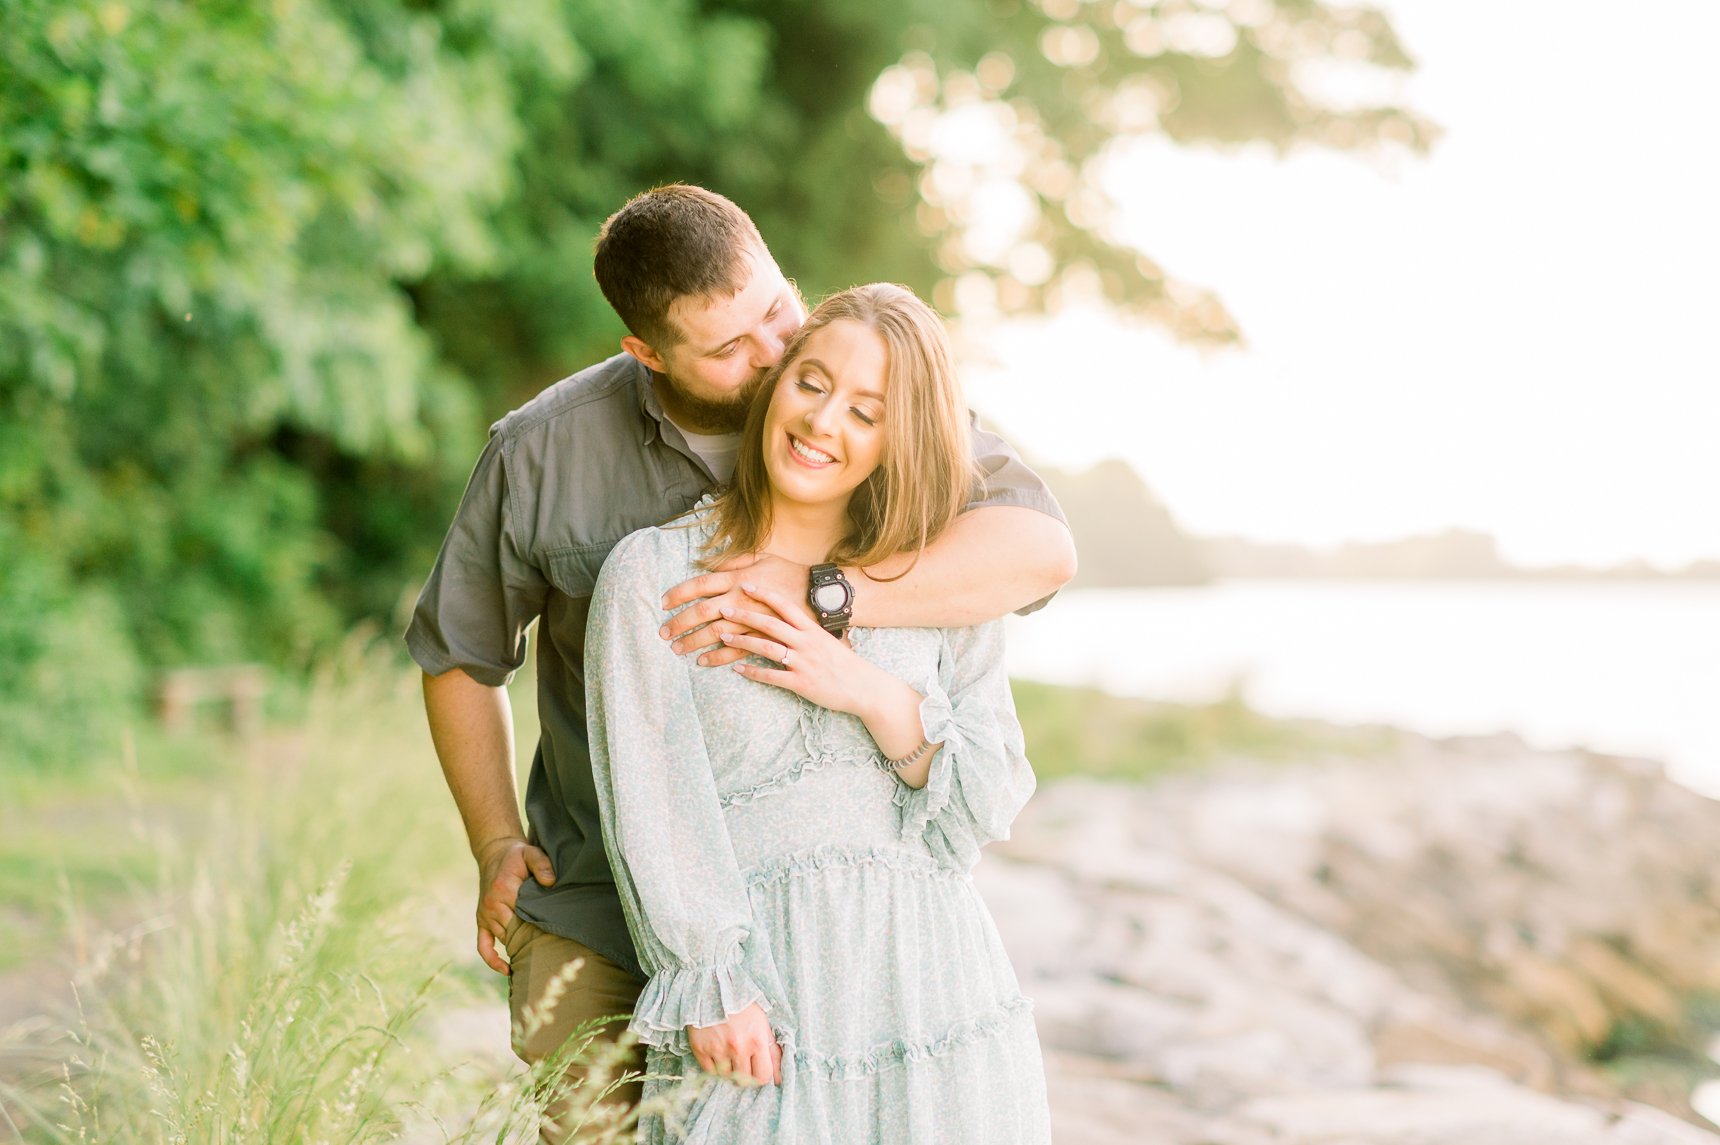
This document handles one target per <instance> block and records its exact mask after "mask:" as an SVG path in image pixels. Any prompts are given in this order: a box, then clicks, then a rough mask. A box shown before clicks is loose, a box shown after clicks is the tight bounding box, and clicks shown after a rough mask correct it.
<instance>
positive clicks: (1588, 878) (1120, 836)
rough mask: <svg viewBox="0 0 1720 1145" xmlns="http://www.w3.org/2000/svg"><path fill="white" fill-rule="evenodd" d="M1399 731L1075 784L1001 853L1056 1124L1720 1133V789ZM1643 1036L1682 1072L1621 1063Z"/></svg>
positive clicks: (1188, 1139) (1063, 1130) (1485, 1144)
mask: <svg viewBox="0 0 1720 1145" xmlns="http://www.w3.org/2000/svg"><path fill="white" fill-rule="evenodd" d="M1397 742H1398V746H1397V747H1396V748H1394V750H1393V753H1392V756H1391V757H1390V758H1386V759H1369V760H1363V761H1357V760H1354V759H1336V758H1334V759H1331V760H1310V761H1308V762H1306V763H1303V764H1297V765H1290V766H1286V765H1271V766H1264V765H1258V764H1250V763H1247V762H1246V761H1237V762H1235V763H1232V764H1227V765H1224V766H1220V767H1217V768H1214V769H1212V770H1210V771H1205V772H1202V773H1200V774H1198V775H1184V776H1176V777H1172V778H1168V779H1164V780H1160V781H1157V782H1153V783H1144V784H1130V783H1107V782H1101V781H1096V780H1087V779H1067V780H1061V781H1058V782H1055V783H1051V784H1047V785H1046V786H1045V787H1043V788H1042V789H1041V790H1040V792H1039V793H1038V794H1037V795H1036V796H1035V797H1034V799H1033V801H1032V803H1031V804H1030V805H1029V807H1028V809H1027V811H1026V812H1025V813H1024V814H1023V816H1022V817H1021V819H1020V820H1019V821H1018V823H1017V825H1016V830H1015V833H1014V837H1013V838H1012V839H1011V840H1010V841H1009V842H1007V843H1003V844H999V845H996V846H994V847H993V848H991V849H990V850H989V851H988V853H987V858H986V859H985V861H984V862H982V863H981V865H980V868H979V871H978V874H977V876H976V877H977V879H978V881H979V884H980V887H981V889H982V891H983V892H984V894H985V896H986V899H987V901H988V902H989V903H990V904H991V907H992V910H993V913H994V915H995V917H996V918H997V921H998V926H999V929H1000V931H1001V932H1002V933H1003V936H1004V940H1005V942H1006V943H1007V945H1008V946H1009V949H1010V951H1011V953H1012V955H1013V957H1014V959H1015V963H1016V968H1017V970H1018V972H1019V973H1020V975H1021V977H1022V982H1023V987H1024V988H1025V989H1026V991H1027V992H1028V993H1029V994H1030V995H1031V996H1032V997H1033V998H1034V999H1035V1003H1036V1014H1037V1018H1038V1022H1039V1029H1040V1036H1041V1039H1042V1041H1043V1042H1044V1045H1045V1048H1046V1053H1047V1058H1048V1066H1049V1068H1050V1071H1051V1075H1052V1086H1053V1109H1054V1117H1055V1120H1056V1128H1057V1135H1056V1136H1057V1140H1058V1141H1060V1142H1079V1143H1082V1145H1109V1143H1112V1142H1116V1143H1122V1142H1129V1143H1136V1142H1143V1143H1152V1145H1291V1143H1296V1145H1376V1143H1377V1145H1541V1143H1545V1145H1590V1143H1594V1145H1600V1143H1603V1142H1604V1143H1609V1145H1619V1143H1631V1145H1638V1143H1641V1145H1650V1143H1654V1145H1660V1143H1665V1145H1696V1143H1699V1142H1700V1143H1706V1145H1720V1131H1716V1130H1715V1127H1714V1126H1712V1125H1711V1124H1710V1123H1708V1122H1706V1121H1705V1120H1703V1119H1702V1118H1701V1117H1700V1115H1698V1114H1697V1113H1695V1112H1694V1111H1693V1110H1692V1108H1691V1106H1690V1104H1689V1093H1690V1086H1691V1084H1693V1081H1694V1080H1695V1076H1696V1073H1699V1072H1700V1071H1701V1069H1702V1068H1703V1067H1704V1066H1706V1067H1710V1068H1711V1067H1712V1063H1711V1062H1706V1061H1704V1060H1702V1059H1701V1058H1700V1055H1699V1054H1698V1055H1691V1054H1690V1053H1689V1047H1690V1046H1691V1045H1693V1044H1696V1043H1697V1041H1698V1040H1699V1039H1700V1038H1701V1037H1702V1036H1703V1032H1702V1030H1701V1028H1700V1026H1701V1018H1702V1015H1701V1014H1700V1013H1698V1012H1697V1011H1698V1010H1699V1009H1700V1007H1701V1005H1702V1003H1703V1002H1704V1000H1712V999H1715V998H1720V881H1717V880H1720V802H1715V801H1714V800H1711V799H1708V798H1706V797H1703V796H1701V795H1697V794H1695V793H1694V792H1691V791H1688V790H1686V789H1685V788H1682V787H1680V786H1678V785H1676V784H1674V783H1672V782H1671V781H1669V780H1667V779H1665V778H1664V776H1663V775H1662V774H1661V772H1660V769H1659V768H1658V767H1657V766H1656V765H1652V764H1648V763H1643V762H1640V761H1633V760H1622V759H1615V758H1610V757H1603V756H1598V755H1592V754H1589V753H1583V752H1568V753H1550V752H1538V751H1532V750H1530V749H1528V748H1526V747H1525V746H1524V745H1523V744H1522V743H1521V742H1520V741H1518V740H1517V739H1516V738H1515V737H1511V736H1498V737H1489V738H1485V739H1466V740H1444V741H1435V740H1428V739H1423V738H1420V737H1415V736H1410V735H1404V736H1402V737H1399V739H1398V741H1397ZM1645 1039H1646V1040H1647V1041H1648V1042H1649V1043H1651V1044H1653V1045H1655V1046H1658V1047H1661V1048H1663V1049H1665V1050H1666V1051H1667V1052H1668V1053H1669V1054H1671V1055H1672V1057H1674V1058H1676V1057H1677V1056H1678V1053H1677V1052H1674V1051H1678V1052H1682V1053H1683V1054H1684V1055H1685V1058H1686V1059H1688V1060H1685V1061H1683V1062H1682V1063H1680V1062H1678V1061H1673V1062H1672V1063H1671V1064H1669V1065H1667V1066H1665V1068H1660V1067H1658V1066H1655V1062H1656V1060H1657V1059H1655V1058H1654V1057H1653V1056H1652V1055H1645V1056H1644V1057H1643V1059H1642V1061H1643V1062H1644V1063H1647V1064H1646V1065H1644V1066H1643V1067H1642V1068H1627V1067H1629V1066H1630V1064H1631V1063H1630V1059H1629V1058H1627V1057H1625V1056H1623V1055H1624V1053H1625V1051H1627V1050H1629V1049H1630V1048H1631V1047H1632V1046H1637V1045H1639V1044H1641V1043H1643V1042H1644V1040H1645ZM1680 1047H1682V1050H1681V1049H1680ZM1609 1058H1610V1059H1612V1060H1611V1064H1610V1065H1609V1064H1608V1062H1607V1059H1609ZM1650 1067H1653V1068H1650ZM1713 1072H1720V1070H1716V1071H1713Z"/></svg>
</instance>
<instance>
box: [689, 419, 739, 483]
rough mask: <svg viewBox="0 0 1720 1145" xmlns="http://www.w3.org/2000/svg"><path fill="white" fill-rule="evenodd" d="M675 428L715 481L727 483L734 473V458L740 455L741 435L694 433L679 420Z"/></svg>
mask: <svg viewBox="0 0 1720 1145" xmlns="http://www.w3.org/2000/svg"><path fill="white" fill-rule="evenodd" d="M675 428H676V429H678V430H680V431H681V436H682V437H684V438H686V439H687V448H688V449H690V450H692V451H693V452H694V453H696V454H698V455H699V460H700V461H703V462H704V463H705V468H706V469H709V470H710V471H711V476H712V477H715V478H716V479H717V483H718V484H719V485H727V484H728V483H729V481H730V480H731V479H732V478H733V477H734V475H735V458H736V457H738V456H739V455H740V451H741V435H740V434H739V433H694V432H693V431H692V430H690V429H688V428H686V427H685V426H683V425H681V424H680V423H679V422H677V423H676V424H675Z"/></svg>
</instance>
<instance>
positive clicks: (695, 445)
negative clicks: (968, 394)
mask: <svg viewBox="0 0 1720 1145" xmlns="http://www.w3.org/2000/svg"><path fill="white" fill-rule="evenodd" d="M595 270H596V275H597V280H598V283H599V285H600V286H601V288H602V290H603V293H604V295H605V297H606V298H607V299H608V300H609V302H610V304H611V305H612V306H613V307H614V309H615V311H616V313H617V314H618V315H619V316H620V318H621V319H622V321H623V323H624V324H625V325H626V327H627V329H628V331H629V333H628V335H627V336H626V337H625V338H623V339H622V343H621V344H622V349H623V352H622V353H620V354H617V355H616V356H615V357H613V358H610V359H608V360H607V361H604V362H600V363H598V364H597V365H595V366H592V367H590V368H589V369H586V370H584V371H582V372H580V373H578V374H575V375H573V376H572V377H570V378H567V379H565V380H563V381H561V382H558V383H556V384H555V385H553V386H551V387H550V388H549V389H547V390H545V391H544V392H543V393H542V394H540V395H539V396H538V397H537V398H535V399H534V400H532V401H531V402H529V403H528V404H526V405H525V406H523V407H521V408H520V409H518V410H515V411H514V412H513V413H511V414H509V415H508V416H507V417H505V418H503V419H502V421H500V422H499V423H497V425H496V426H495V427H494V428H493V429H492V431H491V435H490V440H489V444H488V446H487V447H486V448H485V450H484V452H483V454H482V455H481V456H480V458H479V460H478V463H477V466H476V467H475V469H474V470H473V473H472V477H471V480H470V483H469V485H468V487H467V490H466V493H465V496H464V498H463V499H462V501H461V503H460V507H459V510H458V511H457V513H456V515H455V518H454V522H453V525H452V527H451V529H450V530H449V533H448V535H447V538H446V540H445V541H444V542H443V546H442V550H441V553H440V555H439V556H438V558H437V560H436V564H435V566H434V568H433V570H432V572H431V574H430V577H429V580H428V582H427V583H426V585H425V587H424V590H423V593H422V595H421V596H420V598H419V601H418V605H417V608H416V610H415V613H414V616H413V620H412V624H411V627H410V629H409V631H408V632H407V643H408V646H409V648H410V649H411V652H412V655H413V657H414V659H415V660H417V662H418V664H419V665H420V666H421V667H422V668H423V670H424V673H425V684H424V689H425V706H426V709H427V712H428V715H429V720H430V727H431V732H432V736H433V739H434V741H435V744H436V750H437V754H438V756H439V757H440V759H441V762H442V768H443V772H444V775H445V777H446V779H447V781H448V785H449V788H450V790H451V791H452V792H453V795H454V798H455V802H456V803H457V804H458V806H459V809H460V813H461V817H462V819H463V820H464V823H465V827H466V831H467V835H468V838H469V841H470V843H471V846H472V853H473V855H474V857H475V858H476V860H477V863H478V869H479V901H478V914H477V922H478V951H479V953H480V955H482V956H483V958H484V960H485V961H486V962H487V963H489V964H490V965H491V966H492V967H493V968H495V969H496V970H498V971H501V972H503V973H509V974H510V975H511V977H510V984H509V996H510V1001H511V1007H512V1010H513V1013H514V1017H515V1031H516V1046H515V1048H516V1050H517V1051H518V1052H519V1053H520V1055H521V1056H522V1057H524V1058H525V1059H526V1060H527V1061H537V1060H540V1059H543V1058H545V1057H548V1056H550V1055H552V1054H554V1053H555V1052H556V1051H557V1050H558V1049H559V1048H560V1047H561V1046H562V1044H563V1043H564V1042H565V1041H566V1040H567V1039H568V1038H569V1036H570V1035H571V1034H573V1032H574V1031H575V1030H578V1029H580V1028H582V1027H584V1026H587V1025H588V1024H589V1023H590V1022H591V1021H592V1020H594V1019H598V1018H603V1017H607V1016H611V1015H621V1014H631V1015H632V1018H631V1023H630V1028H631V1029H632V1030H633V1031H634V1033H635V1034H636V1035H637V1036H638V1040H639V1042H640V1043H642V1044H643V1046H644V1047H645V1050H646V1060H645V1061H644V1062H642V1063H640V1064H641V1065H642V1066H643V1067H644V1068H645V1070H646V1080H645V1085H644V1096H645V1097H646V1098H648V1099H650V1098H653V1097H657V1096H661V1095H663V1094H665V1093H667V1092H668V1091H670V1090H672V1089H674V1088H675V1087H676V1086H677V1085H678V1084H679V1082H680V1080H681V1079H695V1078H698V1077H699V1075H703V1074H714V1075H719V1080H716V1081H714V1082H711V1081H708V1079H707V1084H704V1085H703V1086H702V1087H700V1088H698V1089H697V1090H696V1092H697V1097H696V1098H695V1099H694V1100H693V1102H692V1104H691V1105H690V1106H687V1107H685V1108H684V1109H682V1110H681V1111H680V1112H679V1113H678V1114H676V1115H674V1116H649V1117H646V1118H645V1119H644V1120H643V1124H642V1134H641V1136H642V1139H643V1140H647V1141H672V1140H686V1141H696V1142H709V1143H716V1142H733V1143H749V1145H750V1143H754V1142H757V1143H761V1145H762V1143H767V1142H783V1143H792V1145H815V1143H816V1145H842V1143H848V1142H854V1143H878V1145H893V1143H896V1142H902V1143H910V1142H926V1143H931V1142H947V1141H965V1142H974V1143H980V1142H984V1143H986V1145H1009V1143H1015V1142H1019V1143H1023V1145H1026V1143H1042V1142H1048V1141H1049V1139H1050V1130H1049V1126H1048V1117H1047V1112H1046V1105H1045V1086H1044V1076H1043V1068H1042V1065H1041V1062H1040V1055H1039V1045H1038V1041H1037V1038H1036V1035H1035V1033H1034V1027H1033V1021H1032V1016H1031V1014H1030V1012H1029V1006H1028V1003H1027V1001H1026V999H1024V998H1023V997H1022V995H1021V993H1020V990H1019V988H1018V986H1017V984H1016V980H1015V976H1014V973H1013V971H1012V970H1011V969H1010V966H1009V962H1008V959H1007V958H1006V956H1005V954H1004V952H1003V949H1002V946H1001V945H1000V943H999V941H998V938H997V935H996V932H995V931H994V929H993V927H992V923H991V920H990V918H989V916H988V915H987V913H986V911H985V908H984V905H983V904H982V903H981V901H980V899H979V897H978V895H977V893H976V892H975V890H974V888H973V886H972V884H971V882H970V880H969V871H970V869H971V867H972V865H973V864H974V862H975V861H976V860H977V858H978V854H979V848H980V847H982V846H983V845H984V844H985V843H986V842H988V841H989V840H992V839H996V838H999V837H1002V836H1003V835H1004V834H1006V833H1007V830H1008V827H1009V824H1010V821H1011V820H1012V819H1013V817H1014V815H1015V814H1016V812H1017V811H1018V810H1019V809H1020V808H1021V806H1022V805H1023V803H1024V802H1025V801H1026V799H1027V797H1028V795H1029V794H1030V793H1031V791H1032V789H1033V775H1032V772H1031V770H1030V769H1029V767H1028V763H1027V760H1026V758H1025V756H1024V754H1023V747H1022V740H1021V732H1020V728H1019V725H1018V724H1017V722H1016V719H1015V713H1014V709H1013V706H1012V704H1011V700H1010V694H1009V685H1008V680H1007V678H1006V676H1005V674H1004V667H1003V656H1002V637H1001V625H1002V621H1001V619H1000V618H1001V617H1002V616H1003V615H1004V614H1006V613H1007V612H1009V611H1011V610H1016V609H1027V608H1031V607H1033V606H1034V605H1035V604H1036V603H1038V602H1042V601H1043V600H1044V599H1045V598H1047V597H1048V596H1049V595H1051V594H1052V593H1053V592H1055V591H1056V590H1057V589H1058V588H1059V587H1060V586H1061V585H1062V584H1063V583H1064V582H1065V581H1066V580H1067V579H1068V577H1069V575H1070V574H1071V571H1072V569H1073V563H1074V551H1073V547H1072V544H1071V542H1070V538H1069V534H1068V530H1067V528H1066V527H1065V525H1064V523H1063V520H1062V517H1061V514H1060V513H1059V511H1058V508H1057V506H1056V503H1055V502H1054V500H1053V499H1052V498H1051V496H1050V494H1049V493H1048V492H1047V491H1046V489H1045V487H1044V485H1043V484H1042V483H1041V482H1040V480H1039V479H1038V478H1037V477H1036V476H1035V475H1034V474H1033V473H1032V472H1031V471H1030V470H1029V469H1027V468H1026V467H1025V466H1024V465H1023V464H1022V463H1021V461H1020V459H1019V458H1018V457H1017V456H1016V455H1015V454H1014V452H1013V451H1012V450H1010V448H1009V447H1008V445H1007V444H1005V443H1004V442H1003V441H1001V440H1000V439H999V438H997V437H996V436H994V435H992V434H990V433H988V432H986V431H983V430H981V429H980V428H979V427H978V426H977V424H976V423H974V422H973V421H972V419H971V418H970V416H969V415H968V414H967V413H966V411H965V407H964V405H963V402H962V399H961V395H960V389H959V386H958V384H957V381H956V378H955V374H954V370H953V365H952V362H951V358H950V350H949V345H948V341H947V339H946V336H945V333H944V329H943V325H942V323H941V321H940V320H939V319H938V317H937V316H936V314H934V313H933V312H932V311H931V310H930V309H929V308H928V307H927V306H926V305H925V304H924V303H922V302H921V301H920V300H919V299H917V298H916V297H915V296H914V295H913V294H912V293H911V292H909V291H907V290H906V289H904V288H901V287H897V286H890V285H885V284H874V285H870V286H860V287H854V288H852V289H849V290H845V291H842V292H840V293H838V294H836V295H833V296H831V297H830V298H828V299H825V300H824V301H823V302H821V303H820V304H819V305H818V306H817V307H816V308H815V309H814V310H813V311H812V313H811V314H810V315H807V314H806V311H805V308H804V306H803V304H802V302H801V299H800V297H799V294H798V292H797V291H796V289H795V288H794V286H793V284H792V283H791V282H789V281H788V280H787V279H785V278H784V276H783V274H782V272H781V271H780V270H779V269H778V267H777V265H776V263H775V261H774V260H773V259H772V257H771V255H770V252H769V250H768V249H767V248H766V246H765V244H764V242H763V240H762V239H761V238H760V236H759V233H758V231H757V229H756V228H755V227H754V225H753V223H752V221H751V220H750V219H749V218H748V217H747V216H746V214H745V213H744V212H742V211H741V210H740V209H739V208H738V207H737V206H735V204H733V203H731V202H730V201H728V200H727V199H725V198H723V197H721V196H719V195H716V194H713V193H711V192H708V191H705V190H702V189H699V188H696V187H690V186H684V185H676V186H668V187H661V188H658V189H656V190H653V191H649V192H646V193H645V194H643V195H640V196H638V197H637V198H635V199H634V200H632V201H631V202H629V203H628V204H627V205H626V206H625V207H623V208H622V209H621V210H620V211H618V212H617V213H616V214H615V215H613V216H612V217H611V218H610V219H609V220H608V222H606V223H605V224H604V228H603V231H602V233H601V234H600V236H599V239H598V244H597V251H596V260H595ZM534 620H535V621H537V622H538V659H537V677H538V689H539V701H538V702H539V715H540V721H541V728H542V731H541V738H540V740H539V743H538V747H537V754H536V757H535V759H534V760H533V763H532V768H531V774H530V778H529V780H528V784H527V789H526V797H525V807H526V818H527V821H528V823H529V828H522V824H521V822H520V817H519V812H518V804H517V801H516V796H515V791H514V785H513V741H512V729H511V713H510V711H509V708H508V701H507V693H506V692H505V691H504V690H503V686H504V685H505V684H506V683H507V682H508V680H509V679H510V677H511V676H512V674H513V672H514V671H515V670H517V669H518V668H519V667H520V666H521V665H522V664H523V663H524V660H525V655H526V630H527V628H528V627H529V626H530V625H531V623H532V622H533V621H534ZM498 944H499V945H500V947H501V948H502V949H505V951H506V953H507V961H505V962H504V961H503V959H502V957H501V955H500V953H499V951H498ZM576 962H577V963H578V966H579V969H578V971H577V972H576V973H572V974H571V977H570V973H569V971H568V969H567V968H568V967H569V966H570V965H572V964H574V963H576ZM546 999H548V1000H553V1003H554V1004H553V1006H546V1005H545V1002H546ZM619 1033H620V1025H619V1023H618V1024H616V1025H615V1026H612V1027H611V1028H610V1030H609V1032H608V1033H607V1034H606V1035H605V1036H607V1037H609V1038H611V1039H613V1038H614V1037H616V1036H619ZM638 1096H639V1093H638V1090H637V1088H636V1087H625V1088H623V1089H621V1090H620V1091H618V1093H617V1094H616V1095H615V1098H614V1099H613V1100H630V1099H636V1098H637V1097H638ZM652 1104H653V1105H656V1104H660V1103H657V1102H653V1103H652ZM558 1112H564V1111H558V1110H557V1109H554V1108H552V1109H551V1111H550V1120H549V1121H546V1123H545V1128H544V1139H545V1140H548V1141H557V1140H561V1139H562V1137H563V1135H564V1134H566V1133H567V1132H568V1131H569V1127H568V1126H567V1125H565V1124H558V1123H557V1121H556V1114H557V1113H558ZM561 1120H562V1121H566V1120H567V1117H566V1116H565V1113H564V1116H563V1117H562V1118H561Z"/></svg>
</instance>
